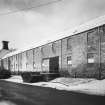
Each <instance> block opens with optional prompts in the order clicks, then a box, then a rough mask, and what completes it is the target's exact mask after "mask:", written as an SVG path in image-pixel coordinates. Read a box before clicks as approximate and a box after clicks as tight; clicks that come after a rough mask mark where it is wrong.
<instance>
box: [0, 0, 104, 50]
mask: <svg viewBox="0 0 105 105" xmlns="http://www.w3.org/2000/svg"><path fill="white" fill-rule="evenodd" d="M52 1H56V0H0V42H1V41H2V40H8V41H10V44H9V47H10V48H11V47H12V48H18V49H19V48H22V47H26V46H31V45H33V44H35V43H37V42H40V41H41V42H42V41H44V40H49V39H52V38H53V37H56V36H58V35H60V34H59V33H60V32H62V31H64V30H69V29H71V28H73V27H75V26H78V25H80V24H83V23H84V22H87V21H89V20H91V19H94V18H96V17H98V16H102V15H105V0H61V1H58V2H56V3H52V4H49V5H45V6H40V7H38V8H33V9H27V10H24V11H20V12H16V13H11V14H8V15H3V13H7V12H11V11H16V10H20V9H23V8H29V7H36V6H38V5H42V4H46V3H48V2H52ZM0 48H1V44H0Z"/></svg>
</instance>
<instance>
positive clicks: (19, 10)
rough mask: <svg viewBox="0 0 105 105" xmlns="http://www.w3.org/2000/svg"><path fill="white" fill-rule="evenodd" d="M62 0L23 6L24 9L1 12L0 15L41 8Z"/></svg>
mask: <svg viewBox="0 0 105 105" xmlns="http://www.w3.org/2000/svg"><path fill="white" fill-rule="evenodd" d="M60 1H62V0H56V1H51V2H48V3H45V4H40V5H37V6H33V7H28V8H22V9H18V10H15V11H10V12H6V13H0V16H4V15H9V14H13V13H17V12H20V11H24V10H29V9H33V8H39V7H42V6H47V5H50V4H54V3H57V2H60Z"/></svg>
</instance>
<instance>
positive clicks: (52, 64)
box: [49, 56, 59, 73]
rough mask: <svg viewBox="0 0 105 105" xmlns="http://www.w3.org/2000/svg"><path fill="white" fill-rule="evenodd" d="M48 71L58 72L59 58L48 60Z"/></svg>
mask: <svg viewBox="0 0 105 105" xmlns="http://www.w3.org/2000/svg"><path fill="white" fill-rule="evenodd" d="M49 71H50V73H58V72H59V57H58V56H57V57H52V58H50V60H49Z"/></svg>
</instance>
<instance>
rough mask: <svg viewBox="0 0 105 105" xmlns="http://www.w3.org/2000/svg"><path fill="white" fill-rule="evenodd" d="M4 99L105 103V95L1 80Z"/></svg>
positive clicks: (50, 104)
mask: <svg viewBox="0 0 105 105" xmlns="http://www.w3.org/2000/svg"><path fill="white" fill-rule="evenodd" d="M2 101H10V102H12V103H15V104H13V105H105V96H96V95H87V94H83V93H78V92H71V91H69V92H68V91H62V90H56V89H52V88H46V87H38V86H30V85H27V84H19V83H13V82H8V81H3V80H0V102H2ZM0 105H2V104H0ZM6 105H7V104H6ZM8 105H9V104H8ZM11 105H12V104H11Z"/></svg>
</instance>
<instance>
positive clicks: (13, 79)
mask: <svg viewBox="0 0 105 105" xmlns="http://www.w3.org/2000/svg"><path fill="white" fill-rule="evenodd" d="M5 80H6V81H11V82H17V83H23V79H22V77H21V76H12V77H10V78H9V79H5Z"/></svg>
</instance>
